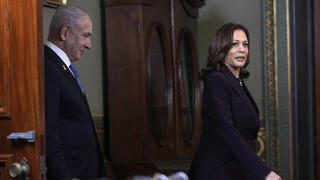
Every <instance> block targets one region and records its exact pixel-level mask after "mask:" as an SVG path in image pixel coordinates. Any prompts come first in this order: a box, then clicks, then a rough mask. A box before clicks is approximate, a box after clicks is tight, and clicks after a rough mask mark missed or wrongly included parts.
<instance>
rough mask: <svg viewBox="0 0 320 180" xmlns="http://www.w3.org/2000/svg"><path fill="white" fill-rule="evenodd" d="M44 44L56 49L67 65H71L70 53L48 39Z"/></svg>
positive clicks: (53, 49)
mask: <svg viewBox="0 0 320 180" xmlns="http://www.w3.org/2000/svg"><path fill="white" fill-rule="evenodd" d="M44 44H45V45H46V46H48V47H49V48H50V49H51V50H52V51H54V52H55V53H56V54H57V55H58V56H59V57H60V59H61V60H62V61H63V62H64V63H65V64H66V65H67V67H69V66H70V64H71V61H70V59H69V57H68V55H67V54H66V53H65V52H64V51H63V50H62V49H60V48H59V47H58V46H56V45H54V44H53V43H51V42H50V41H46V42H45V43H44Z"/></svg>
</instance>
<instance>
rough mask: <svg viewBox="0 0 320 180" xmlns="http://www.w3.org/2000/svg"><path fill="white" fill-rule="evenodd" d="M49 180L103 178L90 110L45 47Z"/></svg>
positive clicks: (73, 81)
mask: <svg viewBox="0 0 320 180" xmlns="http://www.w3.org/2000/svg"><path fill="white" fill-rule="evenodd" d="M44 60H45V121H46V123H45V125H46V156H47V168H48V174H47V177H48V179H54V180H56V179H64V178H70V177H78V178H80V179H95V178H99V177H104V176H105V171H104V164H103V155H102V153H101V151H100V148H99V144H98V141H97V135H96V132H95V129H94V125H93V121H92V117H91V113H90V109H89V106H88V102H87V99H86V97H85V95H84V94H83V93H82V92H81V89H80V87H79V85H78V84H77V81H76V79H75V78H74V77H73V75H72V74H71V72H70V71H69V69H68V67H67V66H66V65H65V64H64V63H63V61H62V60H61V59H60V58H59V56H58V55H57V54H56V53H55V52H54V51H52V50H51V49H50V48H49V47H47V46H45V47H44Z"/></svg>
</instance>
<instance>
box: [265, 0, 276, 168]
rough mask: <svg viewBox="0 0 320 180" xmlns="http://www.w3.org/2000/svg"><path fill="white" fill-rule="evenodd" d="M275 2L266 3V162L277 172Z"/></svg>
mask: <svg viewBox="0 0 320 180" xmlns="http://www.w3.org/2000/svg"><path fill="white" fill-rule="evenodd" d="M275 3H276V2H275V0H266V1H265V5H264V8H265V11H264V12H265V14H264V29H265V37H264V42H265V56H264V57H265V61H264V62H265V66H264V68H265V80H266V82H265V90H266V91H265V99H266V101H265V107H266V108H265V114H266V119H265V125H264V126H265V127H266V138H265V144H266V153H267V154H266V161H267V163H268V164H269V165H270V166H271V167H272V168H273V169H275V170H279V146H278V143H279V140H278V131H277V130H278V122H277V119H278V97H277V94H278V89H277V85H276V84H277V79H278V77H277V72H276V71H277V67H276V66H277V59H276V44H275V43H276V40H275V39H276V26H275V24H276V23H275V11H276V9H275V5H276V4H275Z"/></svg>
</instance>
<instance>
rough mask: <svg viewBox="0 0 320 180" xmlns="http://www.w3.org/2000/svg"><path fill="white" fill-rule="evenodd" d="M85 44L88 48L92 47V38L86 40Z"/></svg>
mask: <svg viewBox="0 0 320 180" xmlns="http://www.w3.org/2000/svg"><path fill="white" fill-rule="evenodd" d="M85 46H86V48H87V49H91V47H92V46H91V40H90V39H89V40H88V41H87V42H86V44H85Z"/></svg>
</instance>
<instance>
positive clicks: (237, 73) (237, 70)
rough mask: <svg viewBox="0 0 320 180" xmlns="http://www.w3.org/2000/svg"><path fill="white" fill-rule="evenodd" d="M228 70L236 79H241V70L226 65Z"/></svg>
mask: <svg viewBox="0 0 320 180" xmlns="http://www.w3.org/2000/svg"><path fill="white" fill-rule="evenodd" d="M225 65H226V66H227V67H228V69H229V70H230V71H231V72H232V74H233V75H234V76H235V77H236V78H239V74H240V68H234V67H231V66H229V65H228V64H225Z"/></svg>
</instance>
